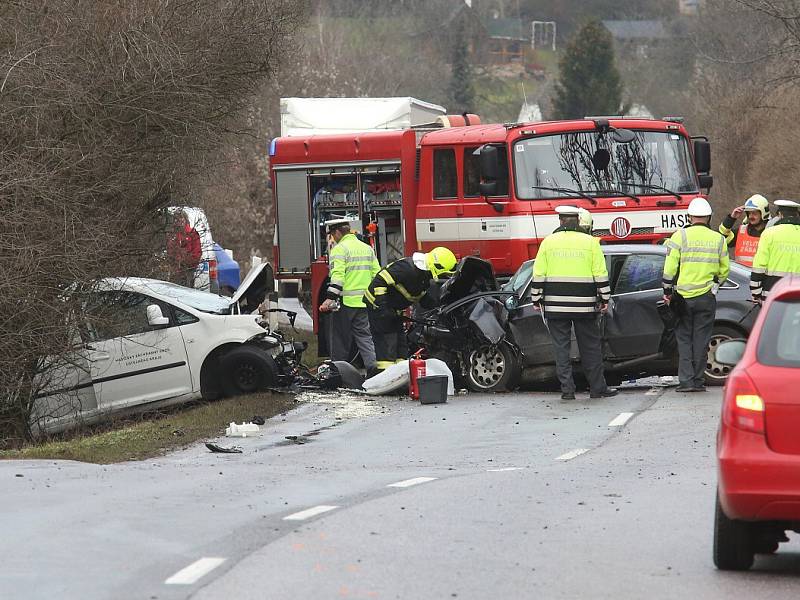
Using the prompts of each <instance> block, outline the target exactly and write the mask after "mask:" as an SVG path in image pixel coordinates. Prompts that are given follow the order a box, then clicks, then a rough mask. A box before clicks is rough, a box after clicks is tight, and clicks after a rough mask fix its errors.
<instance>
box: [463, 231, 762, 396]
mask: <svg viewBox="0 0 800 600" xmlns="http://www.w3.org/2000/svg"><path fill="white" fill-rule="evenodd" d="M603 252H604V254H605V256H606V261H607V264H608V273H609V279H610V282H611V302H610V303H609V310H608V314H607V315H605V316H604V317H602V318H601V321H600V325H601V329H602V334H603V354H604V361H605V365H606V377H607V379H608V381H609V384H612V385H613V384H618V383H619V382H620V381H623V380H625V379H628V378H634V377H643V376H651V375H676V374H677V349H676V346H675V343H674V335H673V334H672V333H671V331H670V330H669V329H666V330H665V327H664V321H663V320H662V318H661V316H660V315H659V309H658V307H657V304H658V302H659V300H661V298H662V287H661V276H662V272H663V268H664V260H665V257H666V249H665V248H664V247H663V246H650V245H609V246H604V247H603ZM532 270H533V260H530V261H528V262H526V263H524V264H523V265H522V266H521V267H520V268H519V270H518V271H517V272H516V273H515V275H514V276H513V277H512V278H511V280H509V281H508V283H506V284H505V285H504V286H503V288H502V290H503V291H505V292H514V294H515V296H516V298H518V301H517V306H516V307H515V308H511V306H513V301H512V302H511V303H507V304H506V306H509V308H511V310H509V313H508V321H507V323H506V331H507V334H508V337H509V338H510V340H509V341H511V342H512V343H513V345H514V346H516V349H517V350H518V351H517V352H507V351H506V352H498V356H496V357H493V359H492V358H491V357H488V356H486V357H484V360H477V361H474V360H473V361H470V362H471V364H470V366H469V370H470V375H471V376H470V377H469V379H470V380H471V381H472V382H473V383H474V382H479V383H482V384H483V385H482V386H481V387H483V389H485V390H486V391H499V390H500V389H503V388H507V387H510V386H512V385H514V384H515V383H516V382H517V381H520V382H521V383H522V384H523V385H524V384H535V383H544V382H551V381H554V380H555V367H554V362H555V359H554V355H553V348H552V345H551V342H550V336H549V335H548V333H547V330H546V327H545V323H544V322H543V321H542V316H541V313H540V312H539V311H537V310H535V309H534V306H533V304H532V303H531V301H530V287H531V286H530V284H531V273H532ZM749 281H750V270H749V269H748V268H746V267H744V266H742V265H739V264H737V263H734V262H731V271H730V275H729V277H728V280H727V281H725V282H724V283H723V285H722V286H721V287H720V290H719V293H718V294H717V313H716V322H715V324H714V331H713V334H712V339H711V343H710V345H709V350H708V367H707V369H706V380H707V382H708V384H710V385H722V384H723V383H724V381H725V378H726V376H727V374H728V372H729V370H730V367H727V366H723V365H721V364H720V363H718V362H717V361H716V358H715V355H716V348H717V346H718V345H719V344H720V342H722V341H725V340H727V339H731V338H738V337H747V335H748V334H749V332H750V330H751V328H752V326H753V323H754V321H755V319H756V316H757V315H758V308H756V307H755V305H754V304H753V303H752V302H750V291H749ZM487 350H488V349H487ZM573 358H574V359H575V360H576V361H577V360H578V358H579V357H578V353H577V346H576V345H575V343H574V342H573ZM472 371H475V373H472Z"/></svg>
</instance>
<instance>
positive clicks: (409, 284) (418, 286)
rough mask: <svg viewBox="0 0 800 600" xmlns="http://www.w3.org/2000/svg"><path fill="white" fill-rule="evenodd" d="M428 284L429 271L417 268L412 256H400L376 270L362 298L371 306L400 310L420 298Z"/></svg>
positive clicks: (426, 289) (429, 282)
mask: <svg viewBox="0 0 800 600" xmlns="http://www.w3.org/2000/svg"><path fill="white" fill-rule="evenodd" d="M430 284H431V273H430V271H423V270H422V269H418V268H417V267H416V266H415V265H414V259H412V258H401V259H400V260H396V261H394V262H393V263H391V264H390V265H389V266H387V267H384V268H383V269H381V270H380V271H378V274H377V275H376V276H375V278H374V279H373V280H372V282H371V283H370V284H369V287H368V288H367V291H366V292H364V299H365V300H366V301H367V303H368V304H370V305H372V306H373V307H376V308H377V307H379V306H388V307H389V308H391V309H393V310H397V311H400V310H404V309H406V308H408V307H409V306H411V305H412V304H414V303H416V302H419V301H420V300H422V298H423V297H424V296H425V294H427V293H428V288H429V287H430Z"/></svg>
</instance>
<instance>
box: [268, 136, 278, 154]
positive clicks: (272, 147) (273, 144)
mask: <svg viewBox="0 0 800 600" xmlns="http://www.w3.org/2000/svg"><path fill="white" fill-rule="evenodd" d="M277 151H278V138H272V140H270V142H269V155H270V156H275V153H276V152H277Z"/></svg>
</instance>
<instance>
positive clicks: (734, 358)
mask: <svg viewBox="0 0 800 600" xmlns="http://www.w3.org/2000/svg"><path fill="white" fill-rule="evenodd" d="M746 345H747V343H746V342H745V341H744V340H728V341H726V342H722V343H721V344H720V345H719V346H717V351H716V353H715V355H714V356H715V358H716V360H717V362H718V363H720V364H723V365H726V366H728V367H733V366H734V365H736V363H738V362H739V361H740V360H742V356H744V348H745V346H746Z"/></svg>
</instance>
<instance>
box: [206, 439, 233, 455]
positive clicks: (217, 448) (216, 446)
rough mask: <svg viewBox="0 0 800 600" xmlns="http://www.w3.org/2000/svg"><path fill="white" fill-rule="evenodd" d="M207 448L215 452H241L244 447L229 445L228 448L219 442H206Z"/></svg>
mask: <svg viewBox="0 0 800 600" xmlns="http://www.w3.org/2000/svg"><path fill="white" fill-rule="evenodd" d="M206 448H208V449H209V450H211V452H214V453H215V454H241V453H242V449H241V448H240V447H239V446H228V447H227V448H226V447H224V446H220V445H219V444H214V443H212V442H206Z"/></svg>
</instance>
